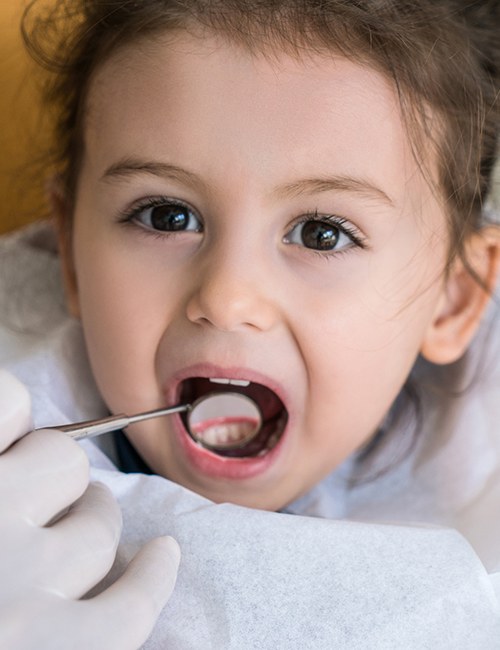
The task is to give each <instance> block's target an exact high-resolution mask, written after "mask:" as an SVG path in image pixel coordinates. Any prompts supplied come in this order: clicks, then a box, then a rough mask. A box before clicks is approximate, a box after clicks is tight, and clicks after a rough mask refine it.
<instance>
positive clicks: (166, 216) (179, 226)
mask: <svg viewBox="0 0 500 650" xmlns="http://www.w3.org/2000/svg"><path fill="white" fill-rule="evenodd" d="M133 218H134V220H135V221H137V222H139V223H140V224H141V225H143V226H145V227H147V228H150V229H151V230H156V231H158V232H165V233H169V232H182V231H191V232H201V230H203V227H202V224H201V222H200V220H199V218H198V217H197V216H196V214H195V213H194V212H193V210H191V209H190V208H189V207H188V206H187V205H183V204H182V203H176V202H172V203H170V202H165V203H159V204H156V205H150V206H145V207H143V208H139V209H138V210H137V212H136V213H135V215H134V217H133Z"/></svg>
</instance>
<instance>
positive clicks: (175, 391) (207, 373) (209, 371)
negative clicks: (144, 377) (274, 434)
mask: <svg viewBox="0 0 500 650" xmlns="http://www.w3.org/2000/svg"><path fill="white" fill-rule="evenodd" d="M192 377H204V378H206V379H211V378H215V379H218V378H225V379H244V380H246V381H250V382H254V383H258V384H263V385H264V386H266V387H267V388H269V389H271V390H272V391H273V392H274V393H276V395H277V396H278V397H279V398H280V400H281V401H282V402H283V404H284V405H285V407H286V409H287V411H288V413H289V415H290V400H289V398H288V394H287V391H286V390H285V388H284V386H283V385H282V384H281V383H280V382H279V381H277V380H276V379H274V378H272V377H269V376H268V375H266V374H264V373H262V372H259V371H257V370H252V369H249V368H244V367H237V366H231V367H227V368H223V367H221V366H218V365H215V364H212V363H198V364H194V365H191V366H187V367H185V368H183V369H182V370H179V371H177V372H175V373H174V374H173V375H172V376H171V377H170V379H169V380H168V381H167V383H166V385H165V397H166V399H167V402H168V404H174V403H176V402H177V401H178V400H179V393H180V385H181V383H182V382H183V381H184V380H185V379H190V378H192Z"/></svg>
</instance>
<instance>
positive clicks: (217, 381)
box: [209, 377, 250, 386]
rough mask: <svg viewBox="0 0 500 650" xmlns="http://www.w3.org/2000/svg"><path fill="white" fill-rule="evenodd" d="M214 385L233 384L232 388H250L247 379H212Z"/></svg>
mask: <svg viewBox="0 0 500 650" xmlns="http://www.w3.org/2000/svg"><path fill="white" fill-rule="evenodd" d="M209 379H210V381H211V382H212V383H214V384H231V386H249V385H250V382H249V381H247V380H246V379H227V378H226V377H210V378H209Z"/></svg>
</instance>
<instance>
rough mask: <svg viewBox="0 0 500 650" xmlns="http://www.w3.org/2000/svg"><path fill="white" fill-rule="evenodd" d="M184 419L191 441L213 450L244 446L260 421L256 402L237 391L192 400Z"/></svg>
mask: <svg viewBox="0 0 500 650" xmlns="http://www.w3.org/2000/svg"><path fill="white" fill-rule="evenodd" d="M186 420H187V422H186V424H187V429H188V431H189V433H190V435H191V437H192V438H193V440H194V441H195V442H197V443H198V444H200V445H202V446H203V447H206V448H207V449H213V450H214V451H217V450H220V451H222V450H226V449H237V448H239V447H244V446H245V445H246V444H247V443H248V442H249V441H250V440H252V439H253V438H255V436H256V435H257V433H258V432H259V430H260V427H261V424H262V416H261V413H260V410H259V408H258V406H257V404H256V403H255V402H254V401H253V400H252V399H250V398H249V397H247V396H246V395H242V394H240V393H209V394H207V395H205V396H204V397H201V398H200V399H198V400H196V401H195V402H194V403H193V405H192V409H191V410H190V411H189V412H188V414H187V418H186Z"/></svg>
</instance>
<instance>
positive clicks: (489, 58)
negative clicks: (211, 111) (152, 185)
mask: <svg viewBox="0 0 500 650" xmlns="http://www.w3.org/2000/svg"><path fill="white" fill-rule="evenodd" d="M38 5H39V0H32V2H31V3H30V5H29V6H28V8H27V9H26V11H25V15H24V19H23V25H22V31H23V36H24V40H25V42H26V44H27V46H28V49H29V51H30V52H31V54H32V55H33V56H34V58H35V59H36V60H37V61H38V62H39V63H41V64H42V65H43V66H44V67H45V68H46V69H47V70H48V71H49V72H50V73H52V74H51V76H50V77H49V80H48V83H47V86H46V89H45V90H46V99H47V100H48V101H49V102H50V103H51V104H53V105H55V107H56V124H55V133H54V143H55V149H54V151H53V152H52V154H53V158H54V161H55V162H56V163H57V164H58V167H59V171H60V173H61V175H62V178H63V181H64V185H65V191H66V192H67V197H68V200H69V201H70V203H71V201H72V200H73V197H74V193H75V188H76V184H77V179H78V172H79V165H80V159H81V156H82V152H83V144H82V131H83V128H82V120H83V116H84V112H85V100H86V95H87V92H88V88H89V84H90V82H91V79H92V75H93V73H94V72H95V70H96V69H97V68H98V67H99V66H100V65H102V63H103V62H104V61H105V60H106V58H107V57H109V56H110V55H112V54H113V53H114V52H115V51H116V50H117V49H118V48H121V47H124V46H127V45H130V44H131V43H133V42H134V41H136V40H137V39H143V38H146V37H154V36H155V35H158V34H160V33H162V32H165V31H169V30H170V31H171V30H179V29H185V30H195V31H197V32H199V31H200V30H201V31H203V30H209V31H210V32H215V33H219V34H222V35H223V36H224V37H226V38H229V39H230V40H233V41H237V42H239V43H241V44H243V45H245V46H246V47H248V48H250V49H251V50H260V51H268V50H269V49H270V48H271V49H273V50H285V51H288V52H290V51H292V52H294V53H295V54H297V55H298V56H300V53H301V52H304V51H305V52H310V51H314V52H321V53H325V54H328V53H331V52H333V53H341V54H343V55H345V56H347V57H349V58H351V59H355V60H357V61H361V62H363V63H368V64H369V65H371V66H373V67H375V68H377V69H378V70H379V71H382V72H383V73H384V74H385V75H386V77H388V78H389V79H391V80H392V81H393V83H394V85H395V88H396V89H397V92H398V94H399V99H400V104H401V108H402V114H403V118H404V119H405V121H406V124H407V127H408V130H409V134H410V136H411V141H412V144H413V147H414V151H415V154H416V156H417V159H418V160H419V162H420V164H421V165H422V167H423V168H425V165H424V164H423V161H424V160H425V156H424V153H425V151H428V150H429V142H430V143H431V144H432V146H433V147H434V149H435V151H436V153H437V160H438V163H439V170H438V173H439V177H438V183H437V187H438V191H440V193H441V195H442V197H443V198H444V202H445V204H446V205H447V207H448V210H447V211H448V215H449V231H450V241H451V247H450V258H451V257H452V256H453V255H452V254H453V253H458V254H460V255H462V253H463V247H462V243H463V242H464V240H465V238H466V236H467V235H468V234H470V233H471V232H472V231H473V230H475V229H478V228H479V227H480V225H481V218H482V217H481V212H482V206H483V203H484V199H485V196H486V194H487V192H488V189H489V186H490V184H491V176H492V168H493V163H494V160H495V154H496V150H497V140H498V133H499V127H500V101H499V99H498V95H499V87H500V79H499V78H500V45H499V42H500V39H499V37H498V35H499V33H500V3H498V0H482V1H480V0H475V1H471V2H463V1H460V0H439V1H438V0H107V1H106V2H103V1H102V0H55V2H54V3H53V4H52V6H51V7H50V8H49V9H47V8H46V6H45V5H44V7H42V8H40V11H35V9H38ZM428 176H430V175H429V174H428Z"/></svg>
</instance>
